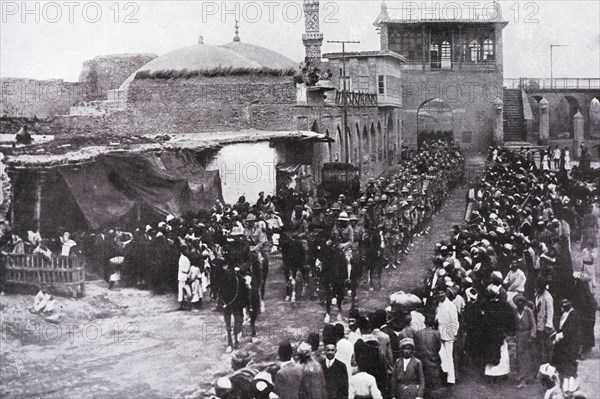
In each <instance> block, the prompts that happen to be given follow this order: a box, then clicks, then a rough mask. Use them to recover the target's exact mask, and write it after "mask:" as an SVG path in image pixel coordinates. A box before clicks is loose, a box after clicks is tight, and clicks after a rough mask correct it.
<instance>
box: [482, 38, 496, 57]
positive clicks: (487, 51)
mask: <svg viewBox="0 0 600 399" xmlns="http://www.w3.org/2000/svg"><path fill="white" fill-rule="evenodd" d="M493 59H494V42H492V41H491V40H490V39H486V40H485V41H484V42H483V60H484V61H486V60H493Z"/></svg>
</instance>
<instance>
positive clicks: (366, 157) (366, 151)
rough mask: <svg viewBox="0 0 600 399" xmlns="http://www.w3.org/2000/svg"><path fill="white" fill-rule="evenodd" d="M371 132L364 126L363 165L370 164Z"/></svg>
mask: <svg viewBox="0 0 600 399" xmlns="http://www.w3.org/2000/svg"><path fill="white" fill-rule="evenodd" d="M369 150H370V148H369V131H368V130H367V127H366V126H363V137H362V159H363V163H369Z"/></svg>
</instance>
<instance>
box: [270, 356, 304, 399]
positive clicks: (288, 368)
mask: <svg viewBox="0 0 600 399" xmlns="http://www.w3.org/2000/svg"><path fill="white" fill-rule="evenodd" d="M301 380H302V367H300V366H298V365H297V364H296V363H294V362H291V363H287V364H285V365H284V366H282V367H281V369H280V370H279V371H278V372H277V375H276V376H275V384H274V386H275V393H276V394H277V395H278V396H279V397H280V398H281V399H298V393H299V391H300V381H301Z"/></svg>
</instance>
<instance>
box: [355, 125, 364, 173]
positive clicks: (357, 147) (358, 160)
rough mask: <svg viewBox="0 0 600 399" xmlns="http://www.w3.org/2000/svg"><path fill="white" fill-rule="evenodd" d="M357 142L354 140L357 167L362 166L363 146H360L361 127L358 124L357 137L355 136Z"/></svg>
mask: <svg viewBox="0 0 600 399" xmlns="http://www.w3.org/2000/svg"><path fill="white" fill-rule="evenodd" d="M354 138H355V140H354V143H355V145H354V162H355V165H357V166H358V165H360V164H361V161H362V160H361V153H362V151H361V145H360V126H358V123H357V124H356V135H355V136H354Z"/></svg>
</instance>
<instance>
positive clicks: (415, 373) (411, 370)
mask: <svg viewBox="0 0 600 399" xmlns="http://www.w3.org/2000/svg"><path fill="white" fill-rule="evenodd" d="M403 360H404V359H402V358H400V359H398V360H397V361H396V365H395V366H394V375H393V377H392V395H393V397H394V398H396V399H415V398H422V397H423V393H424V389H425V376H424V375H423V367H422V366H421V361H420V360H419V359H417V358H416V357H412V358H411V359H410V362H409V363H408V365H407V366H406V370H404V364H403Z"/></svg>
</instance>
